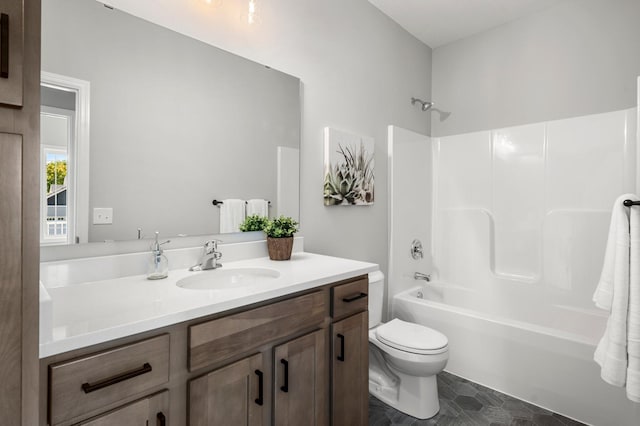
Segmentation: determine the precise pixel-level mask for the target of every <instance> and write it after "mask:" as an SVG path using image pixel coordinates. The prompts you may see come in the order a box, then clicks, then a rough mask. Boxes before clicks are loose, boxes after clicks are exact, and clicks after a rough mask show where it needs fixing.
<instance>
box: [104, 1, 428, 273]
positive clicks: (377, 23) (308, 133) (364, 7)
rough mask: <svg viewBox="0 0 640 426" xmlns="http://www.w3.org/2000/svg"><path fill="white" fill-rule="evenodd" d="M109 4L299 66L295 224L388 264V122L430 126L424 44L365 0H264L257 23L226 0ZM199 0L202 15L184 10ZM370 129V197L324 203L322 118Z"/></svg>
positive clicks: (251, 54)
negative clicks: (362, 201) (361, 201)
mask: <svg viewBox="0 0 640 426" xmlns="http://www.w3.org/2000/svg"><path fill="white" fill-rule="evenodd" d="M110 3H111V4H112V5H114V6H115V7H119V8H122V9H123V10H129V11H132V12H133V13H136V14H138V15H139V16H142V17H143V18H145V19H149V20H152V21H154V22H158V23H161V24H162V25H165V26H168V27H170V28H174V29H176V30H179V31H183V32H184V33H185V34H191V35H193V36H194V37H197V38H199V39H201V40H205V41H207V42H209V43H211V44H213V45H215V46H218V47H220V48H223V49H226V50H229V51H231V52H234V53H237V54H239V55H242V56H245V57H247V58H250V59H252V60H255V61H258V62H261V63H265V64H269V65H271V66H273V67H275V68H277V69H280V70H282V71H284V72H288V73H290V74H292V75H295V76H298V77H299V78H300V79H301V81H302V83H303V103H302V116H303V119H302V147H301V167H300V174H301V176H300V183H301V187H300V190H301V224H302V235H303V236H304V237H305V250H307V251H311V252H316V253H324V254H329V255H335V256H343V257H348V258H353V259H360V260H367V261H372V262H377V263H379V264H381V265H382V267H383V269H384V270H385V271H386V264H387V208H388V207H387V155H386V154H387V126H388V125H389V124H396V125H398V126H401V127H404V128H407V129H411V130H414V131H416V132H419V133H423V134H428V133H429V115H428V114H425V113H424V112H422V111H420V109H419V108H418V107H414V106H412V105H411V102H410V99H411V97H412V96H417V97H424V98H430V97H431V75H430V70H431V49H430V48H429V47H427V46H425V45H424V44H423V43H421V42H420V41H418V40H417V39H415V38H414V37H413V36H411V35H410V34H408V33H407V32H406V31H405V30H403V29H402V28H401V27H400V26H398V25H397V24H396V23H395V22H393V21H392V20H391V19H390V18H388V17H387V16H386V15H383V14H382V13H381V12H380V11H379V10H378V9H377V8H375V7H374V6H372V5H371V4H370V3H369V2H368V1H367V0H323V1H309V0H304V1H301V0H269V1H264V2H262V3H260V5H261V6H262V9H261V10H260V13H261V18H262V19H261V20H262V22H261V24H260V26H259V27H257V28H255V29H250V28H246V26H245V27H241V25H240V24H238V21H237V14H236V13H235V12H234V11H233V10H229V12H228V14H227V12H226V10H227V9H226V8H227V7H228V8H230V9H232V8H233V4H232V3H233V2H223V5H222V7H220V8H218V9H210V8H207V7H206V5H204V2H201V3H202V4H200V5H196V4H195V2H194V4H193V5H192V6H191V9H190V8H187V7H185V6H184V4H183V3H180V4H177V3H175V2H171V1H164V2H162V7H156V6H154V5H155V4H156V3H157V2H156V1H155V0H154V1H150V0H147V1H142V0H141V1H136V2H131V1H127V0H112V1H111V2H110ZM193 8H201V10H200V11H199V12H200V13H199V16H202V19H198V20H193V19H191V20H188V19H186V18H185V15H187V14H188V12H191V11H192V9H193ZM325 126H333V127H335V128H338V129H343V130H346V131H349V132H353V133H359V134H363V135H367V136H371V137H373V138H374V139H375V149H376V153H375V162H376V171H375V173H376V201H375V204H374V205H373V206H370V207H325V206H324V205H323V198H322V184H323V150H322V146H323V128H324V127H325Z"/></svg>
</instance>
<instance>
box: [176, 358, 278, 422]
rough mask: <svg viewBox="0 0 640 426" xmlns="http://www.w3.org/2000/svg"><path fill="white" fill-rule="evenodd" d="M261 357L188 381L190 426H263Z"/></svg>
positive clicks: (263, 404) (263, 375)
mask: <svg viewBox="0 0 640 426" xmlns="http://www.w3.org/2000/svg"><path fill="white" fill-rule="evenodd" d="M263 364H264V360H263V355H262V354H256V355H253V356H251V357H248V358H244V359H242V360H240V361H237V362H235V363H233V364H231V365H228V366H226V367H223V368H220V369H218V370H215V371H212V372H211V373H209V374H207V375H205V376H202V377H198V378H196V379H193V380H191V381H190V382H189V424H190V425H191V426H197V425H202V426H216V425H220V426H228V425H234V426H241V425H252V426H254V425H262V424H263V417H264V416H263V413H264V409H265V407H266V406H268V405H267V403H266V401H265V397H264V390H265V380H266V379H267V377H265V370H264V366H263Z"/></svg>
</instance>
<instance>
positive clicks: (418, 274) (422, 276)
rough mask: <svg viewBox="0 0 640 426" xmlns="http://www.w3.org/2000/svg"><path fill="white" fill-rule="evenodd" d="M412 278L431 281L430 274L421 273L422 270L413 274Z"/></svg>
mask: <svg viewBox="0 0 640 426" xmlns="http://www.w3.org/2000/svg"><path fill="white" fill-rule="evenodd" d="M413 279H414V280H425V281H426V282H429V281H431V275H429V274H423V273H422V272H416V273H415V274H413Z"/></svg>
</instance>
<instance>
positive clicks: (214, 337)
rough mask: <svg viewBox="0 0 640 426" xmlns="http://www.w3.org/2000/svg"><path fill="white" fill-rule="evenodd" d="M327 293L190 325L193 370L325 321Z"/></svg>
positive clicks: (296, 298) (190, 367)
mask: <svg viewBox="0 0 640 426" xmlns="http://www.w3.org/2000/svg"><path fill="white" fill-rule="evenodd" d="M325 299H326V297H325V293H324V292H323V291H316V292H313V293H309V294H305V295H303V296H298V297H294V298H292V299H288V300H283V301H281V302H276V303H272V304H270V305H266V306H262V307H260V308H255V309H250V310H247V311H244V312H239V313H237V314H233V315H229V316H226V317H223V318H218V319H215V320H211V321H207V322H204V323H202V324H196V325H192V326H191V327H189V371H194V370H198V369H199V368H203V367H207V366H209V365H213V364H215V363H217V362H220V361H224V360H225V359H228V358H231V357H234V356H236V355H240V354H243V353H247V352H250V351H254V350H255V349H258V348H260V347H261V346H263V345H265V344H267V343H269V342H271V341H273V340H276V339H279V338H282V337H285V336H290V335H293V334H295V333H297V332H298V331H300V330H304V329H308V328H310V327H313V326H314V325H320V324H322V323H323V322H324V319H325V317H326V315H327V306H326V305H327V303H326V300H325Z"/></svg>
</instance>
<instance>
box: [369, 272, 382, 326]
mask: <svg viewBox="0 0 640 426" xmlns="http://www.w3.org/2000/svg"><path fill="white" fill-rule="evenodd" d="M383 301H384V274H383V273H382V272H381V271H375V272H370V273H369V328H373V327H375V326H376V325H378V324H380V323H381V322H382V305H383Z"/></svg>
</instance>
